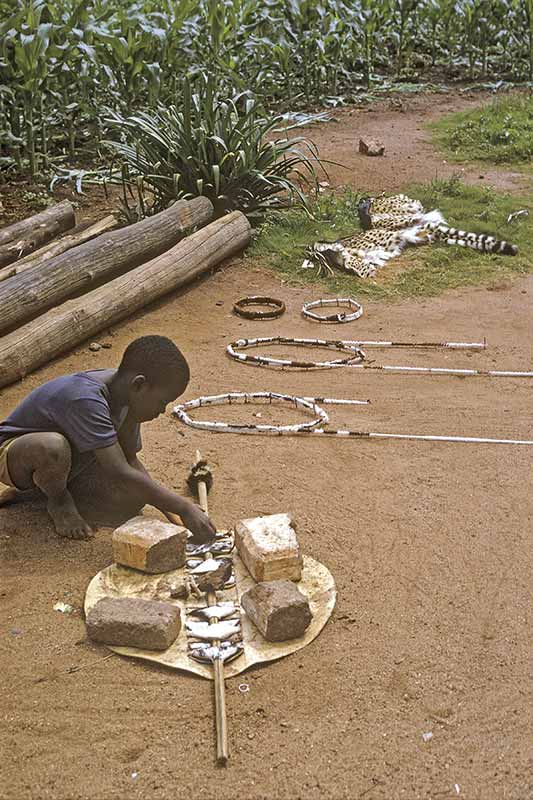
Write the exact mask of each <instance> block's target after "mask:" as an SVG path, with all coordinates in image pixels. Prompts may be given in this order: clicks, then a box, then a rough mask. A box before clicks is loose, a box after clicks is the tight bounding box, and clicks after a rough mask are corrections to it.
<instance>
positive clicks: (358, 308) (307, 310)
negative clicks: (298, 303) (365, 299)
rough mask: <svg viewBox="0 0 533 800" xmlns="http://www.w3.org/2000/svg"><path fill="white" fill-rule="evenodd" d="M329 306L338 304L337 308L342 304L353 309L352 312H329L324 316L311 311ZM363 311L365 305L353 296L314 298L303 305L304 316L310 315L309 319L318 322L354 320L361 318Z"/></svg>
mask: <svg viewBox="0 0 533 800" xmlns="http://www.w3.org/2000/svg"><path fill="white" fill-rule="evenodd" d="M327 306H336V307H337V308H340V307H341V306H347V307H348V308H351V309H353V311H352V313H351V314H347V313H345V312H340V313H339V314H327V315H326V316H324V317H323V316H321V315H320V314H315V313H313V312H312V311H311V309H312V308H326V307H327ZM362 313H363V306H362V305H361V304H360V303H358V302H357V301H356V300H354V299H353V298H352V297H336V298H333V299H332V300H328V299H325V300H324V299H320V300H313V302H312V303H304V304H303V306H302V314H303V316H304V317H308V318H309V319H314V320H315V321H316V322H353V321H354V320H356V319H359V317H360V316H361V315H362Z"/></svg>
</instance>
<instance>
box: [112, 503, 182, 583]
mask: <svg viewBox="0 0 533 800" xmlns="http://www.w3.org/2000/svg"><path fill="white" fill-rule="evenodd" d="M186 543H187V530H186V529H185V528H183V527H181V526H179V527H178V526H176V525H171V524H170V523H169V522H163V521H162V520H160V519H150V518H149V517H143V516H139V517H133V518H132V519H129V520H128V521H127V522H125V523H124V524H123V525H121V526H120V527H119V528H117V529H116V530H115V531H113V558H114V559H115V561H116V563H117V564H122V565H123V566H126V567H132V568H133V569H139V570H141V571H142V572H151V573H157V572H170V571H171V570H173V569H179V567H183V565H184V564H185V558H186V555H185V545H186Z"/></svg>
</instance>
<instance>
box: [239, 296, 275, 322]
mask: <svg viewBox="0 0 533 800" xmlns="http://www.w3.org/2000/svg"><path fill="white" fill-rule="evenodd" d="M248 306H271V307H272V311H249V310H248V308H247V307H248ZM233 311H234V312H235V314H238V316H239V317H244V318H245V319H276V318H277V317H281V315H282V314H284V313H285V303H284V302H283V300H277V299H276V298H275V297H264V296H262V295H252V296H251V297H243V298H241V300H237V302H236V303H234V304H233Z"/></svg>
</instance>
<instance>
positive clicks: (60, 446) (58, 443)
mask: <svg viewBox="0 0 533 800" xmlns="http://www.w3.org/2000/svg"><path fill="white" fill-rule="evenodd" d="M36 449H37V455H38V458H39V461H40V462H41V464H42V465H43V466H45V465H46V464H53V465H58V464H61V463H65V464H68V465H69V466H70V458H71V451H70V445H69V443H68V441H67V440H66V439H65V437H64V436H63V435H62V434H61V433H54V432H49V433H43V434H41V439H40V441H39V442H38V444H37V447H36Z"/></svg>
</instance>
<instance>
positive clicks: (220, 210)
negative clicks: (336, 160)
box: [106, 78, 318, 219]
mask: <svg viewBox="0 0 533 800" xmlns="http://www.w3.org/2000/svg"><path fill="white" fill-rule="evenodd" d="M281 123H282V118H281V117H279V116H271V115H268V114H267V113H266V112H265V111H264V109H263V107H262V106H261V104H260V103H259V102H258V101H257V99H256V98H254V97H253V96H252V95H251V94H249V93H246V92H244V93H240V94H237V95H235V96H233V97H232V98H229V99H228V98H225V97H222V96H220V95H219V94H218V93H217V91H216V90H215V88H214V85H213V81H212V80H211V79H207V78H203V79H201V81H200V83H199V84H197V88H196V90H194V89H193V87H192V85H191V83H190V82H189V81H188V80H186V81H185V82H184V87H183V96H182V103H181V105H180V107H177V106H174V105H171V106H169V107H163V106H159V107H158V108H157V109H156V110H154V111H153V112H148V111H145V112H139V113H137V114H132V115H127V116H126V115H122V114H120V113H118V112H113V113H111V115H110V116H109V118H108V119H107V120H106V124H107V125H108V126H109V128H110V130H111V132H112V133H113V134H114V135H115V136H114V139H112V140H109V141H108V142H107V144H108V146H109V147H110V148H111V150H112V151H113V152H114V154H115V158H116V159H118V161H119V162H120V170H121V181H122V182H123V184H124V185H125V186H127V187H128V188H129V189H130V196H131V197H133V196H134V194H135V195H136V197H137V201H138V206H139V208H138V209H137V212H139V211H140V212H141V214H149V213H156V212H157V211H160V210H161V209H163V208H166V207H167V206H169V205H170V204H171V203H172V202H174V201H175V200H188V199H190V198H192V197H198V196H204V197H207V198H209V200H211V202H212V203H213V205H214V207H215V212H216V214H219V215H220V214H224V213H226V212H228V211H233V210H235V209H238V210H240V211H243V212H244V213H245V214H247V215H248V217H250V218H252V219H253V218H254V217H260V216H261V215H263V214H264V212H265V211H267V210H271V209H280V208H287V207H289V206H292V205H294V204H297V205H303V206H305V205H306V202H307V200H306V194H305V191H304V190H305V189H309V188H314V187H316V165H317V163H318V155H317V153H316V151H315V148H314V146H313V145H312V144H311V143H310V142H309V141H307V140H306V139H303V138H302V137H295V138H287V137H286V136H285V137H283V138H276V135H275V134H276V128H278V127H279V126H280V125H281ZM113 174H114V175H115V180H116V170H115V172H112V175H113ZM124 196H125V200H126V205H128V202H127V197H128V195H127V193H125V195H124ZM131 211H132V209H130V212H131Z"/></svg>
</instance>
